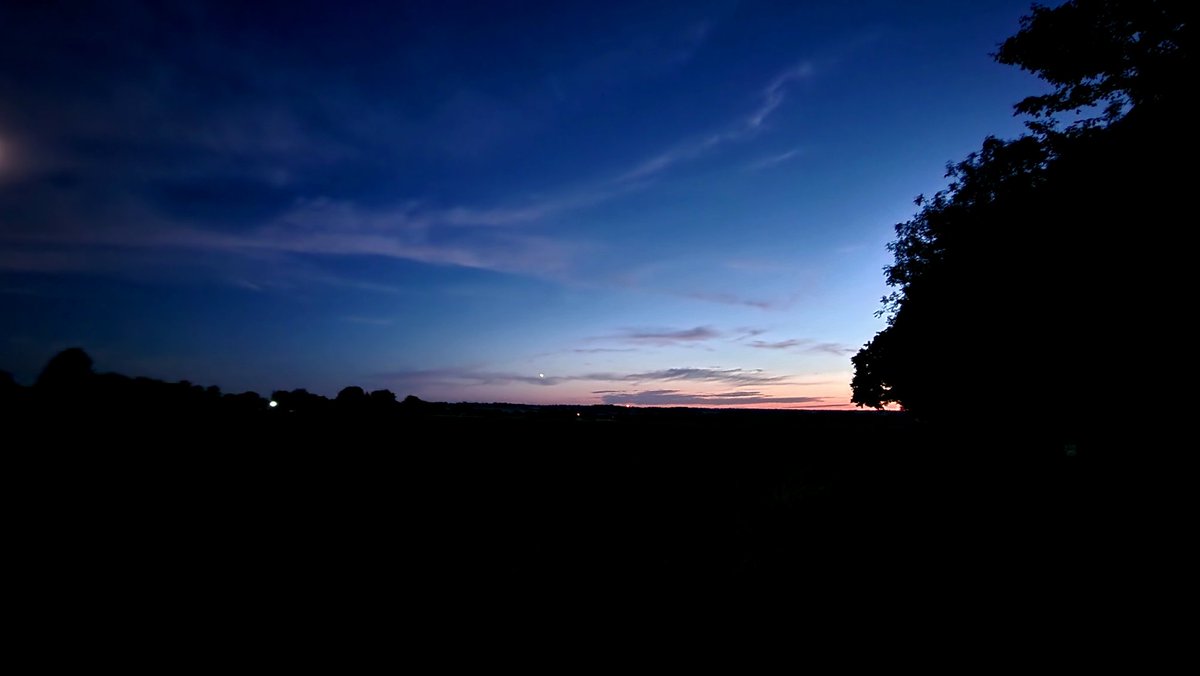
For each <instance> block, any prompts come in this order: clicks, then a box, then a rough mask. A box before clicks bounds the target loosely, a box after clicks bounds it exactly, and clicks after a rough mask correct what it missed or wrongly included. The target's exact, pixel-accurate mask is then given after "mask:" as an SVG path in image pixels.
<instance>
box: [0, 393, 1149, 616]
mask: <svg viewBox="0 0 1200 676" xmlns="http://www.w3.org/2000/svg"><path fill="white" fill-rule="evenodd" d="M1002 422H1003V420H999V419H998V420H997V424H996V426H995V427H994V428H992V429H974V430H972V431H970V432H961V431H960V432H949V431H946V430H944V429H941V430H939V429H931V428H929V427H927V426H926V425H923V424H921V423H919V422H917V421H913V420H911V419H909V418H908V417H906V416H905V415H903V414H895V413H872V412H828V413H813V412H782V411H702V410H694V409H693V410H687V409H682V410H646V409H634V410H631V411H623V410H617V409H609V408H584V409H572V408H551V409H536V408H521V409H513V410H500V409H497V408H482V409H471V408H469V407H458V408H454V407H444V408H427V409H424V410H421V411H416V412H414V411H411V410H410V411H406V412H403V413H397V412H393V413H391V414H389V415H368V414H355V415H350V414H333V413H329V414H324V415H319V416H311V417H305V416H304V415H301V414H296V413H287V412H285V411H277V410H271V411H266V412H263V411H259V412H256V413H254V414H253V415H245V416H240V417H239V416H230V417H226V418H212V419H205V418H203V417H197V416H187V415H182V414H177V415H174V416H172V415H169V414H167V413H164V412H161V411H159V412H158V413H157V414H156V418H155V419H152V420H151V419H143V418H142V417H140V416H139V415H138V413H137V412H136V411H129V412H126V414H125V415H122V416H115V417H114V414H113V413H112V412H111V411H109V412H107V413H106V415H105V417H104V418H103V419H97V418H95V417H90V418H89V417H88V416H87V415H86V414H85V413H81V412H77V415H75V416H74V417H54V416H51V415H50V414H49V413H48V412H46V411H40V412H29V411H27V412H26V415H25V416H24V417H23V419H22V420H19V421H16V422H15V426H16V427H18V428H23V429H26V430H28V431H29V432H30V434H28V435H27V436H19V437H18V438H20V439H29V440H30V441H28V442H18V443H13V444H11V445H10V446H9V448H8V450H7V452H6V454H5V455H6V463H7V464H8V471H7V472H6V477H7V479H6V480H7V482H8V483H9V484H10V494H11V495H14V496H18V497H17V499H16V500H15V501H14V504H16V505H17V509H16V512H15V513H14V515H15V518H14V519H13V523H14V527H15V530H14V533H15V538H16V540H15V541H16V542H19V543H21V545H20V547H19V548H18V550H19V551H20V552H21V554H20V559H21V562H22V564H23V565H27V566H29V568H30V570H32V571H36V572H37V574H38V575H42V576H48V577H47V578H46V579H50V580H54V581H55V582H54V584H52V585H48V586H47V587H46V588H45V589H46V593H47V594H48V595H50V596H54V595H58V594H65V595H68V596H70V597H71V598H72V599H73V600H74V601H79V600H80V599H87V598H93V599H94V601H95V603H94V604H91V607H95V608H104V607H108V606H107V605H106V604H111V603H117V602H119V603H130V602H133V601H132V599H140V601H139V602H146V603H150V604H157V603H161V604H166V605H168V606H178V605H179V604H181V603H182V604H197V605H199V606H203V607H210V608H211V607H217V606H220V605H221V604H239V605H240V604H244V603H247V602H250V603H251V604H252V605H255V604H260V605H262V606H263V607H264V608H266V607H269V608H272V609H275V610H279V609H281V608H289V607H292V606H296V608H297V612H300V610H299V609H300V608H302V607H304V608H311V607H313V606H314V605H317V606H323V605H324V604H334V605H336V604H339V603H346V602H354V603H368V604H383V606H386V607H392V606H394V604H404V605H405V607H409V606H413V604H418V605H420V604H425V607H432V608H440V609H443V610H445V609H447V608H462V607H466V606H469V607H487V606H489V605H490V604H495V603H499V604H500V606H493V607H503V604H504V603H509V602H516V600H518V599H519V600H520V603H523V604H528V603H532V602H535V601H536V602H547V601H549V602H556V601H562V602H565V599H575V600H578V599H584V598H587V599H592V600H593V601H598V600H607V601H611V600H613V599H615V598H624V599H642V600H645V599H646V598H648V597H658V596H661V595H664V594H668V595H674V594H681V595H684V596H687V597H690V598H692V599H693V600H695V599H703V598H710V597H713V596H716V595H727V594H735V595H742V594H749V595H759V594H763V593H768V594H776V593H779V591H780V590H782V589H785V588H787V589H797V590H802V592H803V593H804V594H805V595H806V596H807V597H809V598H810V599H812V600H815V599H824V600H826V601H828V600H834V601H838V602H840V601H841V600H844V601H845V602H846V603H850V602H851V600H852V599H859V600H861V599H862V598H863V597H870V596H872V595H874V594H878V593H895V592H898V591H899V592H904V593H914V594H920V595H933V594H946V595H949V596H954V595H958V594H962V593H966V592H965V591H964V590H975V591H974V592H971V593H985V594H987V595H988V596H989V597H992V596H994V597H996V598H1001V597H1004V596H1005V595H1006V594H1009V593H1012V592H1022V593H1024V592H1027V591H1028V590H1029V589H1032V588H1037V589H1043V588H1050V589H1054V590H1056V591H1055V592H1054V593H1055V594H1069V593H1079V594H1081V595H1083V596H1090V595H1091V594H1092V593H1093V592H1094V587H1093V586H1092V585H1093V584H1094V580H1093V574H1097V575H1099V574H1100V571H1101V570H1102V569H1103V570H1107V568H1106V564H1105V560H1106V557H1107V556H1108V555H1107V554H1106V552H1107V551H1108V550H1109V549H1110V548H1112V547H1113V546H1114V543H1119V546H1120V547H1121V548H1123V549H1126V550H1127V549H1128V548H1129V547H1135V548H1136V547H1138V546H1141V545H1139V544H1138V543H1139V542H1140V541H1142V540H1148V539H1151V538H1152V537H1153V536H1152V535H1151V534H1150V533H1149V532H1148V531H1146V530H1145V529H1144V528H1143V526H1142V525H1140V524H1138V523H1136V522H1135V520H1136V517H1135V514H1137V512H1136V510H1134V509H1132V508H1131V504H1130V501H1129V499H1128V497H1127V495H1126V494H1125V492H1124V490H1123V487H1122V485H1121V484H1120V483H1119V481H1118V482H1116V483H1114V481H1115V480H1114V477H1115V476H1117V473H1114V472H1113V471H1112V458H1109V457H1101V456H1099V455H1089V453H1088V450H1089V448H1090V447H1088V446H1080V447H1078V448H1077V449H1076V452H1075V454H1073V455H1072V454H1069V453H1068V450H1069V449H1066V448H1065V447H1064V446H1063V445H1062V443H1061V440H1058V439H1038V438H1028V439H1025V440H1024V441H1022V440H1021V438H1019V437H1013V436H1012V435H1008V434H1005V432H1004V430H1005V429H1007V428H1006V426H1005V425H1003V424H1001V423H1002ZM1072 590H1074V591H1072ZM1086 590H1091V591H1086ZM1085 592H1086V593H1085ZM854 602H858V601H854ZM464 604H465V605H464ZM85 605H88V604H85Z"/></svg>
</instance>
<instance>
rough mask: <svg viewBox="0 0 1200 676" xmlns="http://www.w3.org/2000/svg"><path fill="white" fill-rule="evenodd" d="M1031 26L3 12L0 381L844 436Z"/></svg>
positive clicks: (738, 11) (1002, 110)
mask: <svg viewBox="0 0 1200 676" xmlns="http://www.w3.org/2000/svg"><path fill="white" fill-rule="evenodd" d="M84 5H86V7H85V6H84ZM166 6H170V7H171V8H170V9H163V7H166ZM1027 10H1028V3H1027V2H1007V1H985V2H961V1H955V2H901V1H897V2H853V3H830V2H779V3H770V2H679V3H666V2H663V3H625V2H614V3H597V2H587V3H567V2H558V3H545V4H544V6H541V4H540V3H531V2H479V3H459V2H436V3H434V2H428V3H426V2H422V3H395V2H379V3H363V2H337V3H306V2H280V3H269V2H228V3H223V2H180V3H162V2H158V3H136V2H104V3H5V4H4V5H3V6H2V7H0V26H4V34H5V39H4V40H3V41H0V63H2V64H3V67H2V68H0V316H2V317H3V329H2V331H0V368H3V369H7V370H10V371H12V372H13V373H14V374H15V376H16V377H17V379H18V380H19V381H21V382H26V383H29V382H32V380H33V379H34V378H35V377H36V375H37V372H38V370H39V369H40V368H41V366H42V365H43V364H44V363H45V361H46V360H47V359H48V358H49V357H50V356H52V355H53V354H54V353H55V352H57V351H58V350H60V349H63V348H65V347H70V346H82V347H84V348H85V349H87V350H88V352H89V353H90V354H91V355H92V356H93V358H94V359H95V361H96V366H97V368H98V369H99V370H102V371H108V370H114V371H119V372H122V373H126V374H130V375H149V376H153V377H158V378H164V379H167V380H179V379H188V380H191V381H193V382H197V383H201V384H205V385H208V384H218V385H220V386H221V387H222V388H223V389H225V390H227V391H241V390H247V389H252V390H256V391H258V392H260V393H262V394H268V393H269V392H270V391H271V390H272V389H278V388H285V389H291V388H295V387H306V388H308V389H310V390H311V391H315V392H319V393H322V394H328V395H332V394H335V393H336V392H337V390H338V389H340V388H341V387H342V386H345V385H350V384H357V385H361V386H363V387H366V388H368V389H374V388H380V387H387V388H390V389H392V390H393V391H395V392H396V393H397V394H399V395H400V396H401V397H403V396H404V395H407V394H415V395H417V396H420V397H422V398H424V399H433V400H450V401H460V400H470V401H500V400H502V401H518V402H531V403H600V402H605V401H607V402H613V403H633V404H639V403H647V404H687V405H735V404H746V405H774V406H789V407H793V406H844V405H845V404H846V403H847V402H848V400H849V381H850V377H851V373H852V369H851V366H850V362H849V358H850V356H851V355H852V354H853V352H854V351H855V350H856V349H857V347H859V346H860V345H861V344H862V343H864V342H866V341H867V340H869V339H870V338H871V337H872V336H873V335H874V333H875V332H876V331H878V330H879V329H880V328H881V327H882V320H880V319H878V318H876V317H875V316H874V313H875V311H876V310H877V309H878V308H879V299H880V297H881V296H882V295H884V293H886V291H887V290H886V288H885V287H884V285H883V276H882V273H881V268H882V267H883V266H884V265H886V264H887V263H888V262H889V254H888V252H887V250H886V248H885V247H886V243H887V242H888V241H889V240H890V239H891V236H892V234H893V232H892V226H893V225H894V224H895V223H896V222H897V221H901V220H906V219H907V218H908V217H909V216H911V215H912V213H913V211H914V207H913V204H912V200H913V198H914V197H915V196H916V195H917V194H919V193H926V194H929V193H932V192H934V191H936V190H937V189H939V188H940V187H942V186H943V185H944V179H943V178H942V175H943V173H944V168H945V164H946V162H948V161H951V160H958V159H961V158H962V157H963V156H965V155H966V154H967V153H969V152H971V151H972V150H975V149H976V148H978V146H979V144H980V142H981V141H982V140H983V138H984V136H986V135H987V134H996V135H999V136H1013V135H1016V134H1017V133H1019V132H1020V130H1021V120H1020V119H1018V118H1014V117H1013V116H1012V108H1011V106H1012V104H1013V103H1015V102H1016V101H1017V100H1019V99H1020V98H1022V97H1024V96H1026V95H1028V94H1031V93H1036V92H1038V91H1041V90H1042V89H1043V88H1042V86H1041V84H1040V83H1039V82H1038V81H1036V80H1034V79H1033V78H1031V77H1030V76H1028V75H1026V74H1023V73H1021V72H1019V71H1017V70H1015V69H1013V68H1010V67H1005V66H1001V65H999V64H996V63H994V62H993V61H992V59H991V58H990V56H989V52H991V51H994V49H995V47H996V45H997V44H998V43H999V42H1000V41H1002V40H1003V39H1004V38H1005V37H1007V36H1009V35H1011V34H1013V33H1014V32H1015V31H1016V30H1017V28H1018V21H1019V18H1020V16H1021V15H1022V14H1023V13H1025V12H1026V11H1027ZM997 236H998V238H1001V239H1002V238H1003V234H1002V233H998V234H997Z"/></svg>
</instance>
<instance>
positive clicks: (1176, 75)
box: [852, 0, 1195, 436]
mask: <svg viewBox="0 0 1200 676" xmlns="http://www.w3.org/2000/svg"><path fill="white" fill-rule="evenodd" d="M1193 30H1194V29H1193V28H1192V27H1191V26H1189V25H1188V23H1187V19H1186V15H1185V5H1184V3H1182V2H1174V1H1155V0H1145V1H1143V0H1074V1H1072V2H1067V3H1065V4H1063V5H1062V6H1060V7H1058V8H1055V9H1048V8H1044V7H1036V6H1035V7H1034V9H1033V10H1032V13H1031V14H1030V15H1029V16H1028V17H1025V18H1024V19H1023V21H1022V27H1021V30H1020V32H1019V33H1018V34H1017V35H1014V36H1013V37H1011V38H1009V39H1008V40H1006V41H1005V42H1004V43H1003V44H1002V45H1001V46H1000V49H999V51H998V52H997V54H996V55H995V56H996V58H997V59H998V60H999V61H1000V62H1002V63H1006V64H1013V65H1017V66H1020V67H1021V68H1023V69H1025V70H1028V71H1030V72H1033V73H1035V74H1037V75H1039V76H1040V77H1042V78H1043V79H1044V80H1046V81H1047V82H1049V83H1050V84H1051V85H1053V86H1054V90H1053V91H1052V92H1051V93H1049V94H1045V95H1041V96H1034V97H1030V98H1027V99H1025V100H1023V101H1022V102H1020V103H1019V104H1017V106H1016V108H1017V111H1018V112H1023V113H1028V114H1030V115H1033V116H1034V118H1033V119H1032V120H1031V121H1030V122H1029V123H1028V125H1027V126H1028V127H1029V129H1030V134H1028V135H1025V136H1022V137H1020V138H1018V139H1015V140H1001V139H997V138H994V137H989V138H988V139H986V140H985V141H984V143H983V146H982V148H981V149H980V150H979V151H978V152H976V153H972V154H971V155H969V156H968V157H967V158H966V159H965V160H964V161H962V162H959V163H956V164H951V165H950V166H949V167H948V171H947V178H949V179H950V182H949V185H948V187H947V188H946V189H945V190H942V191H940V192H938V193H937V194H936V195H934V196H933V197H932V198H929V199H926V198H924V197H919V198H918V199H917V206H918V207H919V210H918V212H917V214H916V215H915V216H914V217H913V218H912V219H911V220H909V221H907V222H904V223H900V224H898V225H897V226H896V235H897V236H896V239H895V240H894V241H893V242H892V243H891V244H890V245H889V248H890V250H891V251H892V253H893V255H894V262H893V264H892V265H891V266H889V267H888V268H887V269H886V277H887V282H888V284H889V285H891V286H892V287H893V288H894V289H895V291H894V292H893V293H892V294H891V295H890V296H888V297H885V298H884V299H883V300H884V308H883V310H882V311H881V312H883V313H884V314H886V315H887V316H888V326H887V328H885V329H884V330H883V331H882V332H880V333H879V334H878V335H876V337H875V338H874V339H872V340H871V341H870V342H869V343H867V344H866V345H865V346H864V347H863V349H862V350H860V351H859V353H858V354H857V355H856V356H855V357H854V358H853V360H852V361H853V364H854V367H855V375H854V379H853V382H852V389H853V400H854V402H855V403H857V404H858V405H860V406H872V407H880V406H883V405H886V404H889V403H898V404H900V405H901V406H903V407H904V408H906V409H908V410H911V411H913V412H916V413H918V414H920V415H922V416H925V417H929V418H940V419H943V420H959V421H968V420H971V419H973V418H974V413H975V412H976V411H979V410H982V409H986V408H991V407H995V406H1009V407H1019V408H1020V409H1021V410H1022V411H1023V413H1027V414H1028V419H1029V421H1030V424H1033V425H1039V426H1043V427H1044V426H1047V425H1049V426H1053V427H1057V428H1059V429H1057V430H1056V433H1057V434H1059V435H1065V436H1075V435H1077V434H1078V433H1080V431H1081V430H1082V429H1084V428H1086V427H1088V426H1089V425H1090V426H1095V424H1096V423H1097V421H1098V420H1099V419H1100V418H1101V417H1102V414H1097V413H1096V412H1095V408H1096V403H1097V400H1096V397H1097V395H1099V394H1100V393H1104V392H1111V393H1124V392H1129V393H1132V392H1135V391H1139V390H1143V391H1144V390H1146V389H1147V388H1146V386H1145V383H1144V382H1140V383H1139V381H1138V379H1137V378H1134V377H1132V376H1131V375H1130V373H1131V370H1130V369H1122V368H1114V366H1115V365H1114V363H1113V357H1114V355H1118V354H1120V353H1121V352H1122V351H1124V350H1128V349H1130V348H1129V346H1130V345H1133V344H1137V343H1138V342H1140V341H1139V339H1140V340H1145V338H1144V336H1143V335H1139V332H1145V331H1146V329H1147V327H1150V326H1153V324H1154V323H1155V319H1156V318H1155V317H1154V310H1152V309H1151V308H1153V307H1154V306H1155V303H1156V302H1157V301H1158V299H1159V298H1158V297H1159V295H1161V294H1162V293H1164V292H1171V291H1174V290H1175V288H1176V287H1177V286H1178V285H1179V284H1181V283H1182V281H1183V280H1182V271H1183V270H1184V269H1185V267H1184V265H1183V264H1182V260H1181V258H1180V256H1179V252H1180V251H1182V250H1185V249H1184V247H1181V246H1178V245H1176V246H1171V242H1173V241H1176V240H1178V239H1180V237H1179V235H1178V234H1177V233H1178V232H1179V230H1178V228H1177V227H1175V224H1176V223H1177V222H1178V220H1179V218H1180V217H1179V214H1181V213H1187V212H1189V211H1190V205H1188V204H1187V198H1188V195H1189V191H1190V188H1189V187H1188V185H1187V184H1188V183H1189V181H1188V179H1187V176H1188V173H1187V172H1185V171H1180V170H1178V169H1176V168H1175V165H1174V162H1173V158H1175V157H1177V156H1182V157H1188V158H1190V157H1191V155H1190V152H1188V151H1190V149H1191V148H1193V147H1194V141H1193V140H1192V139H1193V138H1194V133H1193V132H1192V130H1191V122H1190V120H1188V119H1187V115H1188V113H1187V110H1186V108H1187V107H1186V106H1185V105H1183V103H1184V102H1185V101H1186V97H1185V95H1184V94H1183V92H1184V90H1185V89H1186V88H1188V87H1190V86H1191V84H1190V83H1192V82H1194V81H1195V77H1194V75H1195V73H1194V70H1195V68H1194V57H1193V56H1192V54H1193V49H1192V37H1191V33H1192V31H1193ZM1064 113H1077V115H1076V116H1075V117H1076V121H1074V122H1073V123H1071V124H1067V125H1063V124H1062V123H1061V121H1060V120H1058V119H1056V118H1055V115H1061V114H1064ZM1164 244H1166V246H1163V245H1164ZM1097 356H1102V359H1104V360H1106V363H1107V365H1108V368H1102V364H1104V363H1105V362H1100V361H1097Z"/></svg>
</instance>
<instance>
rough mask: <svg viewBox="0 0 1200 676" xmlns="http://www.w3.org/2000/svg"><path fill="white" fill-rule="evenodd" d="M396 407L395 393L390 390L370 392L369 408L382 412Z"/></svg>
mask: <svg viewBox="0 0 1200 676" xmlns="http://www.w3.org/2000/svg"><path fill="white" fill-rule="evenodd" d="M395 405H396V393H395V392H393V391H391V390H374V391H373V392H371V406H372V407H373V408H375V409H376V410H380V411H384V410H387V409H389V408H392V407H394V406H395Z"/></svg>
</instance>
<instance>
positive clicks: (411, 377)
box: [378, 368, 823, 387]
mask: <svg viewBox="0 0 1200 676" xmlns="http://www.w3.org/2000/svg"><path fill="white" fill-rule="evenodd" d="M378 377H379V378H380V379H382V380H385V381H395V382H404V383H438V384H455V385H462V384H466V385H506V384H511V383H524V384H527V385H538V386H543V387H549V386H554V385H560V384H562V383H567V382H581V381H583V382H609V383H634V384H637V383H646V382H694V383H723V384H726V385H732V386H734V387H743V386H763V385H778V384H789V385H820V384H823V383H794V382H792V381H791V376H787V375H771V374H768V373H766V372H764V371H762V370H759V369H741V368H730V369H721V368H669V369H660V370H655V371H640V372H634V373H615V372H597V373H581V374H569V375H556V374H535V373H528V374H523V373H514V372H511V371H489V370H486V369H476V368H444V369H421V370H412V371H393V372H389V373H382V374H379V375H378Z"/></svg>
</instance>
